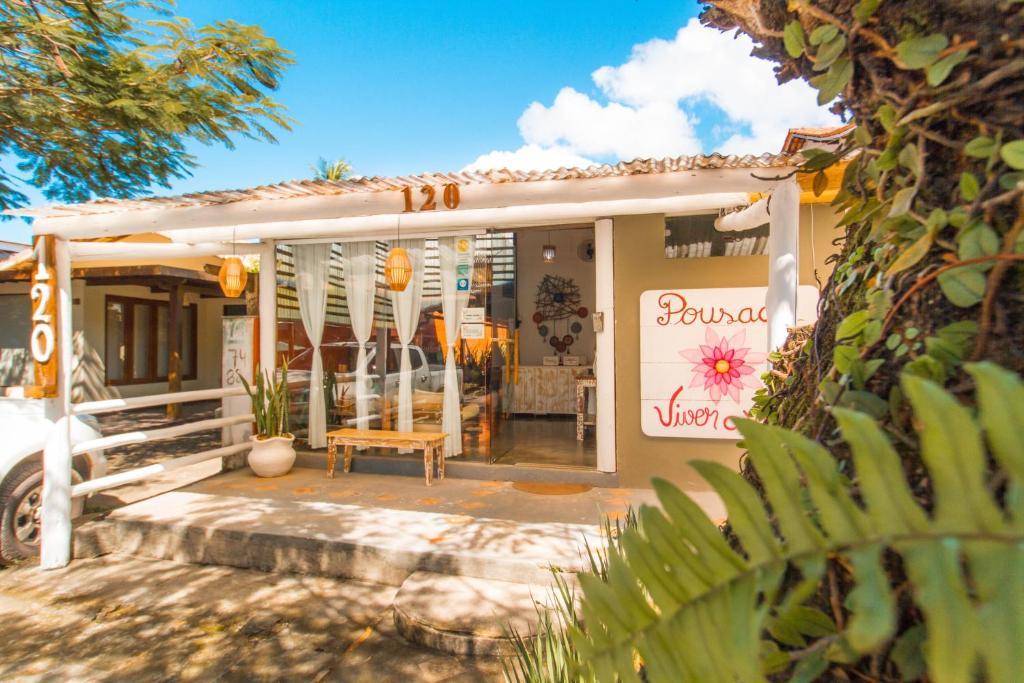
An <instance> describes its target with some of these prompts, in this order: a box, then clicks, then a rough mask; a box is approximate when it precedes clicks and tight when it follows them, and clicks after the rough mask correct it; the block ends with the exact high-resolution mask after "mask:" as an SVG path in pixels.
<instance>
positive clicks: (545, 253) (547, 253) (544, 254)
mask: <svg viewBox="0 0 1024 683" xmlns="http://www.w3.org/2000/svg"><path fill="white" fill-rule="evenodd" d="M540 255H541V258H543V259H544V263H554V262H555V245H553V244H551V232H550V231H549V232H548V243H547V244H545V245H544V246H543V247H541V250H540Z"/></svg>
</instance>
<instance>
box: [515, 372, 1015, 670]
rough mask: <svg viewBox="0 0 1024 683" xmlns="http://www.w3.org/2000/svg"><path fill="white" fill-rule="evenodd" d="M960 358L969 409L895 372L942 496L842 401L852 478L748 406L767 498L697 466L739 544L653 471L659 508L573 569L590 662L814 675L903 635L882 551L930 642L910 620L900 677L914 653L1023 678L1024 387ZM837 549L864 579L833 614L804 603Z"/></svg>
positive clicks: (947, 666) (600, 666)
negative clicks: (926, 491)
mask: <svg viewBox="0 0 1024 683" xmlns="http://www.w3.org/2000/svg"><path fill="white" fill-rule="evenodd" d="M967 369H968V372H970V374H971V375H972V377H973V378H974V380H975V383H976V385H977V411H976V413H977V414H976V415H975V414H973V413H972V410H971V409H970V408H968V407H966V406H964V405H963V404H961V403H960V402H959V401H958V400H957V399H956V398H954V397H953V396H952V395H951V394H950V393H948V392H946V391H945V390H943V389H942V387H940V386H939V385H937V384H935V383H933V382H931V381H928V380H925V379H922V378H919V377H913V376H910V375H904V377H903V378H902V386H903V391H904V393H905V395H906V396H907V398H908V399H909V401H910V404H911V405H912V407H913V409H914V413H915V416H916V424H917V429H918V435H919V440H920V450H921V458H922V461H923V462H924V464H925V466H926V467H927V468H928V472H929V474H930V480H931V485H932V487H933V490H934V501H935V504H934V508H933V509H930V510H926V509H925V508H923V507H922V506H921V505H920V504H919V503H918V501H917V500H916V499H915V497H914V495H913V493H912V491H911V490H910V488H909V487H908V486H907V484H906V481H905V479H904V475H903V470H902V467H901V463H900V459H899V456H898V454H897V452H896V450H895V449H894V448H893V447H892V445H891V444H890V443H889V441H888V439H887V438H886V436H885V435H884V433H883V432H882V431H881V429H880V428H879V427H878V426H877V425H876V424H875V422H874V420H873V419H872V418H871V417H869V416H868V415H866V414H863V413H859V412H855V411H852V410H848V409H840V408H836V409H835V411H834V415H835V418H836V420H837V422H838V425H839V429H840V432H841V433H842V436H843V438H844V439H845V441H846V442H847V444H848V445H849V448H850V450H851V452H852V457H853V464H854V470H855V474H856V478H855V480H854V481H849V480H847V479H846V478H845V475H844V474H842V473H841V472H839V471H838V470H837V469H836V465H835V461H834V459H833V458H832V456H831V455H830V454H829V453H828V451H826V450H825V449H824V448H823V447H822V446H821V445H819V444H817V443H815V442H813V441H811V440H809V439H807V438H805V437H803V436H801V435H799V434H797V433H795V432H791V431H787V430H784V429H781V428H778V427H771V426H766V425H762V424H758V423H755V422H752V421H749V420H737V425H738V427H739V429H740V431H741V433H742V434H743V438H744V442H745V445H746V446H747V448H748V451H749V457H750V461H751V464H752V465H753V467H754V468H755V470H756V471H757V474H758V476H759V478H760V480H761V482H762V483H763V486H764V498H765V502H766V503H767V508H766V506H765V504H764V503H762V501H761V499H760V498H759V496H758V494H757V493H756V492H755V491H754V489H753V488H752V487H751V485H750V484H749V483H748V482H746V481H745V480H744V479H742V478H741V477H740V476H739V475H738V474H736V473H735V472H733V471H732V470H729V469H728V468H725V467H723V466H721V465H717V464H714V463H709V462H698V463H695V464H694V466H695V468H696V469H697V470H698V472H700V474H701V475H702V476H704V478H705V479H706V480H707V481H708V482H709V483H710V484H711V485H712V486H713V487H714V488H715V490H716V491H717V492H718V493H719V495H720V496H721V497H722V499H723V501H724V502H725V504H726V507H727V510H728V513H729V522H730V526H731V529H732V532H733V533H734V535H735V539H736V541H737V542H736V544H735V545H730V544H729V543H728V542H726V540H725V539H724V538H723V536H722V535H721V533H720V531H719V530H718V529H717V528H715V526H714V525H713V524H712V523H711V522H710V521H709V520H708V518H707V517H706V515H704V513H703V512H702V511H701V509H700V507H699V506H698V505H697V504H696V503H694V502H693V501H692V500H691V499H690V498H688V497H687V496H685V495H684V494H683V493H681V492H680V491H679V490H678V489H676V488H675V487H674V486H672V485H671V484H669V483H668V482H665V481H656V482H655V489H656V491H657V493H658V497H659V500H660V502H661V508H660V509H658V508H653V507H644V508H643V509H641V511H640V515H639V517H640V526H639V528H638V529H627V530H625V531H624V532H623V533H622V536H621V538H620V540H619V542H618V543H616V544H612V545H610V546H609V549H608V551H607V552H608V556H607V575H606V580H602V579H601V577H599V576H597V575H593V574H590V575H588V574H584V575H582V576H581V577H580V586H581V589H582V604H581V611H582V623H583V624H585V628H582V627H573V628H570V629H568V632H569V634H570V636H571V637H572V640H573V643H574V645H575V646H576V648H577V650H578V661H579V662H580V663H581V664H580V667H581V672H580V674H581V675H582V676H583V677H584V678H591V677H592V678H596V679H597V680H600V681H611V680H622V681H636V680H641V672H640V671H639V670H638V669H639V668H641V667H638V666H637V662H638V661H640V662H642V676H643V678H642V680H646V681H651V682H652V683H653V682H656V681H668V682H671V683H684V682H687V681H694V682H696V683H714V682H717V681H722V682H723V683H734V682H735V681H745V682H748V681H763V680H767V676H768V675H770V674H773V673H785V672H787V671H788V674H789V676H790V678H791V679H792V680H805V681H810V680H814V679H815V678H817V677H818V676H821V675H822V674H824V673H825V671H827V669H828V667H829V665H830V662H851V661H855V660H857V659H859V658H861V657H863V656H866V655H869V654H874V653H877V652H880V651H884V650H883V649H884V648H886V647H888V646H889V644H890V643H892V642H893V639H894V636H895V635H896V630H897V627H898V624H897V617H896V615H897V611H896V601H897V595H896V594H895V593H894V590H893V587H892V586H891V581H890V574H889V573H888V572H887V567H890V564H888V563H891V562H892V561H893V560H894V559H895V558H897V557H898V559H899V563H900V564H901V565H902V567H903V571H904V572H905V574H906V578H907V585H908V588H909V597H910V598H912V600H913V602H914V603H915V604H916V605H917V607H918V608H919V610H920V613H921V614H922V615H923V629H924V630H923V641H921V640H920V635H921V632H920V631H914V632H913V635H914V636H915V638H914V639H913V642H911V641H912V639H911V638H909V636H910V635H911V632H910V631H909V630H908V631H907V632H906V633H905V634H904V635H903V636H901V637H900V638H899V639H898V640H897V641H896V643H897V645H896V650H900V653H899V656H896V652H895V650H894V655H893V659H894V661H896V662H897V664H898V665H900V666H904V665H905V666H906V667H907V669H908V670H907V671H905V672H903V674H904V675H905V677H906V678H907V679H910V678H913V677H914V674H912V673H911V672H910V669H911V668H913V667H912V666H911V664H910V662H912V660H914V658H915V657H916V658H917V660H918V663H919V664H923V667H924V670H925V671H926V672H927V674H928V676H929V678H930V680H933V681H936V682H937V683H969V682H971V681H975V680H978V679H979V677H983V678H984V680H987V681H991V682H994V683H1003V682H1006V683H1010V682H1012V681H1018V680H1021V678H1020V676H1021V672H1022V670H1024V666H1022V665H1021V663H1020V661H1019V653H1020V652H1024V503H1022V502H1021V501H1022V500H1024V495H1022V494H1024V385H1022V383H1021V380H1020V378H1019V377H1017V376H1016V375H1014V374H1012V373H1010V372H1007V371H1005V370H1003V369H1001V368H999V367H997V366H994V365H992V364H989V363H980V364H975V365H969V366H967ZM990 458H991V459H990ZM992 461H994V463H995V464H996V465H997V466H998V468H999V470H1000V471H999V472H997V474H998V475H999V476H998V477H992V476H990V475H991V474H992V472H991V469H992V466H991V464H990V463H991V462H992ZM1004 484H1005V485H1004ZM769 510H770V512H769ZM887 558H888V560H887ZM829 562H835V563H838V564H839V565H841V566H842V567H844V568H846V569H847V570H848V572H849V574H850V575H851V576H852V580H853V581H854V582H855V587H854V588H853V589H852V591H851V592H850V593H849V594H848V596H847V599H846V601H845V604H844V605H842V606H833V609H832V610H830V611H831V612H832V615H829V614H826V613H825V612H824V611H822V610H820V609H817V608H815V607H813V606H811V605H809V604H808V603H809V602H810V601H811V599H812V598H813V597H814V596H815V595H816V594H817V589H818V586H819V583H820V581H821V580H822V579H823V577H824V574H825V571H826V567H827V565H828V563H829ZM833 615H835V616H838V617H840V619H841V624H842V626H841V628H840V627H838V626H837V624H836V623H835V620H834V619H833ZM917 642H920V643H921V644H920V646H919V647H917V646H916V645H915V643H917ZM915 647H917V649H915ZM900 662H904V664H900ZM530 680H544V679H543V678H539V679H530Z"/></svg>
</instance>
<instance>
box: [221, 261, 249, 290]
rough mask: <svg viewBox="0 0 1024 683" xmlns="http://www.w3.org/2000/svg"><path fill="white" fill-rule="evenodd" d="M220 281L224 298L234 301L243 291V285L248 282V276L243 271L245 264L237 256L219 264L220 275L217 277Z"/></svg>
mask: <svg viewBox="0 0 1024 683" xmlns="http://www.w3.org/2000/svg"><path fill="white" fill-rule="evenodd" d="M217 279H218V280H220V289H221V291H222V292H224V296H226V297H228V298H230V299H234V298H235V297H237V296H238V295H239V294H241V293H242V292H244V291H245V283H246V282H247V281H248V280H249V274H248V273H247V272H246V271H245V264H244V263H242V259H240V258H238V257H237V256H228V257H227V258H226V259H224V261H223V262H222V263H221V264H220V273H219V274H218V275H217Z"/></svg>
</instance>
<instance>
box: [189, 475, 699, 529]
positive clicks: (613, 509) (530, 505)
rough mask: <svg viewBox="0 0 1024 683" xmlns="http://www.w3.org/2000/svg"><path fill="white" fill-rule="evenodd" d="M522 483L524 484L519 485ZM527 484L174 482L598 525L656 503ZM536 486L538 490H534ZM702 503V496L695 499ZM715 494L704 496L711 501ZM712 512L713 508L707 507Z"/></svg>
mask: <svg viewBox="0 0 1024 683" xmlns="http://www.w3.org/2000/svg"><path fill="white" fill-rule="evenodd" d="M523 488H526V489H528V490H522V489H523ZM583 488H584V489H586V490H581V489H580V488H576V487H572V486H560V485H554V486H551V487H544V486H541V487H532V486H529V485H526V486H523V485H520V486H518V487H517V485H516V484H515V483H514V482H509V481H481V480H474V479H456V478H453V477H448V478H446V479H444V480H443V481H438V480H435V481H434V484H433V486H426V485H425V484H424V482H423V478H422V477H403V476H397V475H388V474H365V473H357V472H349V473H345V472H341V471H340V468H339V470H338V471H337V472H336V473H335V475H334V478H333V479H328V478H327V475H326V471H325V470H324V469H309V468H301V467H296V468H295V469H293V470H292V471H291V472H289V473H288V474H286V475H285V476H283V477H274V478H272V479H261V478H259V477H257V476H255V475H254V474H253V473H252V472H251V471H250V470H249V469H248V468H244V469H241V470H236V471H233V472H226V473H224V474H220V475H217V476H213V477H209V478H207V479H204V480H202V481H198V482H196V483H194V484H191V485H189V486H186V487H184V488H182V489H179V490H180V491H181V492H187V493H198V494H206V495H218V496H232V497H243V498H259V499H269V500H275V501H284V500H288V501H299V502H315V501H323V502H329V503H343V504H346V505H358V506H361V507H369V508H384V509H390V510H407V511H419V512H434V513H443V514H451V515H467V516H470V517H474V518H490V519H506V520H511V521H516V522H556V523H564V524H594V525H596V524H598V523H599V521H600V519H601V517H602V516H608V517H610V518H612V519H620V518H622V517H623V516H624V515H625V514H626V510H627V509H628V508H629V507H630V506H633V507H639V506H640V505H641V504H643V503H654V502H655V500H656V498H655V496H654V493H653V492H652V491H651V490H649V489H624V488H597V487H595V488H589V487H583ZM533 491H538V492H533ZM700 502H701V503H702V504H704V501H700ZM714 502H716V500H715V499H713V498H709V499H708V501H707V503H708V505H712V504H713V503H714ZM709 514H711V515H712V516H715V515H714V510H713V509H709Z"/></svg>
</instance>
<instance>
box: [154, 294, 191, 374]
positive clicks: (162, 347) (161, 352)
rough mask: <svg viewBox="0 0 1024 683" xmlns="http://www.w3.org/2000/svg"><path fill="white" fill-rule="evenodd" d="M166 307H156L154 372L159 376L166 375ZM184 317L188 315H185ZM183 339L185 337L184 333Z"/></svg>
mask: <svg viewBox="0 0 1024 683" xmlns="http://www.w3.org/2000/svg"><path fill="white" fill-rule="evenodd" d="M168 310H169V309H168V308H167V307H166V306H157V307H156V349H157V352H156V374H157V375H159V376H163V377H166V376H167V361H168V358H167V350H168V349H167V344H168V336H167V315H168ZM185 317H186V318H187V317H188V316H185ZM182 338H183V339H187V338H188V337H185V336H184V334H183V335H182Z"/></svg>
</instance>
